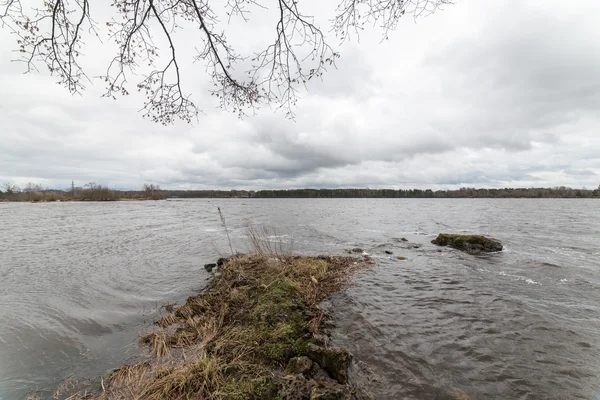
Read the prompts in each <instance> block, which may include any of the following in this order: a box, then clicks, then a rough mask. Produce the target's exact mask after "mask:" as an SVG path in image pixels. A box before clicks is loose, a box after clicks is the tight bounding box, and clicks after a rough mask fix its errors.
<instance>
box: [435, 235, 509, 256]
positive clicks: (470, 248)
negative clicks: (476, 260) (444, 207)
mask: <svg viewBox="0 0 600 400" xmlns="http://www.w3.org/2000/svg"><path fill="white" fill-rule="evenodd" d="M431 243H433V244H436V245H438V246H449V247H452V248H455V249H457V250H461V251H464V252H467V253H469V254H481V253H491V252H495V251H501V250H502V243H500V242H499V241H498V240H496V239H492V238H488V237H485V236H481V235H455V234H448V233H440V234H439V235H438V237H436V238H435V239H433V240H432V241H431Z"/></svg>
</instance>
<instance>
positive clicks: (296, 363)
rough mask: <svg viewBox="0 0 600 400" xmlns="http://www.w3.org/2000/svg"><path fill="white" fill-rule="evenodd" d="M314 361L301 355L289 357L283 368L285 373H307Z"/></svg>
mask: <svg viewBox="0 0 600 400" xmlns="http://www.w3.org/2000/svg"><path fill="white" fill-rule="evenodd" d="M313 366H314V363H313V362H312V361H311V359H310V358H308V357H305V356H302V357H294V358H291V359H290V361H289V362H288V365H287V367H286V368H285V373H286V374H289V375H299V374H302V375H305V376H306V375H308V374H310V371H311V370H312V369H313Z"/></svg>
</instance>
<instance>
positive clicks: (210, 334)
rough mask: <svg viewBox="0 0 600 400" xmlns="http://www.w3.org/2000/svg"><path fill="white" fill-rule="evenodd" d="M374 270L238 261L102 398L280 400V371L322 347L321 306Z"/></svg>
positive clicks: (331, 261)
mask: <svg viewBox="0 0 600 400" xmlns="http://www.w3.org/2000/svg"><path fill="white" fill-rule="evenodd" d="M367 267H368V264H367V263H365V262H364V261H362V260H359V259H355V258H352V257H292V256H282V255H280V254H279V255H278V256H277V257H273V256H268V255H264V254H263V255H252V256H246V257H243V258H239V259H233V260H230V261H229V262H227V263H225V264H224V265H223V266H222V267H221V271H220V272H221V275H220V276H219V277H217V278H215V279H214V281H213V283H212V285H211V287H210V288H209V289H208V290H207V291H206V292H205V293H203V294H200V295H198V296H192V297H190V298H188V299H187V301H186V303H185V304H184V305H182V306H181V307H179V308H177V309H175V310H172V312H170V313H168V314H167V315H165V316H164V317H163V318H161V319H160V320H159V321H158V323H157V325H158V326H159V327H160V328H159V329H157V330H156V331H154V332H151V333H149V334H148V335H146V336H144V337H142V338H141V339H140V342H141V343H143V344H145V345H147V346H148V347H149V348H150V350H151V351H152V353H153V354H154V356H155V358H154V359H153V360H152V361H151V362H147V361H146V362H143V363H140V364H135V365H128V366H125V367H123V368H121V369H119V370H118V371H116V372H114V373H113V374H112V375H111V377H110V380H109V382H108V384H107V387H106V388H105V390H104V391H103V392H102V393H101V394H100V396H99V399H102V400H114V399H119V400H120V399H149V400H158V399H167V400H180V399H230V400H235V399H239V400H242V399H244V400H253V399H270V398H275V396H276V387H277V373H278V372H277V371H281V370H282V368H283V366H285V365H286V364H287V361H288V360H289V359H290V358H291V357H295V356H299V355H304V354H305V352H306V347H307V345H308V343H310V342H316V341H317V340H316V339H315V335H316V334H317V333H318V332H319V330H320V328H321V327H322V324H323V321H324V315H323V312H322V311H321V309H320V308H319V305H318V304H319V302H320V301H322V300H323V299H324V298H325V297H327V296H328V295H330V294H332V293H334V292H337V291H339V290H342V289H344V288H345V287H346V286H347V285H348V284H349V283H350V280H351V278H352V276H353V275H354V274H355V273H356V272H358V271H360V270H362V269H365V268H367ZM175 349H177V351H174V350H175Z"/></svg>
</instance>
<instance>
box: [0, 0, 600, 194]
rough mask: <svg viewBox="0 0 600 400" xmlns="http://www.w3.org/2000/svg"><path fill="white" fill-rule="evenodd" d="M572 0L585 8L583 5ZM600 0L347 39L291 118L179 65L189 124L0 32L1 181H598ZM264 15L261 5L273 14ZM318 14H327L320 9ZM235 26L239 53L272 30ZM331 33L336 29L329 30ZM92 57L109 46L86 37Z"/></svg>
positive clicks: (456, 16) (458, 9) (440, 20)
mask: <svg viewBox="0 0 600 400" xmlns="http://www.w3.org/2000/svg"><path fill="white" fill-rule="evenodd" d="M575 3H577V4H575ZM599 7H600V6H599V5H598V4H596V3H594V2H587V1H583V0H582V1H578V2H574V3H573V2H569V3H565V2H560V1H532V2H527V3H525V2H517V1H512V2H493V3H489V2H482V1H477V0H462V1H460V2H457V4H455V5H451V6H447V7H446V8H445V10H444V11H442V12H439V13H437V14H435V15H433V16H430V17H428V18H425V19H422V20H418V21H417V22H416V23H415V22H414V21H413V20H412V19H410V18H406V19H405V20H403V21H401V23H400V25H399V29H398V31H397V32H394V33H393V34H392V35H391V37H390V40H389V41H386V42H383V43H379V42H380V35H379V32H377V31H376V30H375V31H372V32H367V33H365V34H364V35H363V36H362V37H361V41H360V42H358V43H357V42H354V43H350V44H345V45H344V46H342V58H341V59H340V60H339V69H338V70H330V71H329V72H328V73H327V74H326V75H325V76H324V80H323V81H322V82H321V81H318V80H317V81H311V82H310V84H309V91H308V92H304V93H302V99H301V101H300V102H299V103H298V108H297V110H296V114H297V115H296V120H295V121H289V120H286V119H285V117H284V116H283V115H282V114H280V113H274V112H273V111H272V110H269V109H267V108H265V109H262V110H259V111H258V114H257V115H256V116H250V117H247V118H245V119H243V120H240V119H238V118H236V116H234V115H232V114H229V113H227V112H225V111H222V110H220V109H217V108H216V105H217V103H216V102H215V100H214V98H212V97H211V96H210V95H209V94H208V92H207V84H206V82H207V81H206V79H204V78H205V76H204V69H203V68H202V67H201V66H199V65H195V64H193V65H192V64H190V65H188V66H186V68H185V71H184V72H185V78H186V79H187V81H186V82H187V84H188V86H187V87H188V89H189V90H188V91H189V92H193V96H194V99H195V100H196V101H197V102H198V103H199V104H200V105H201V107H202V109H203V110H204V112H205V115H201V116H200V117H199V120H198V122H197V123H195V124H194V125H193V126H190V125H186V124H183V123H177V124H176V125H174V126H169V127H163V126H160V125H156V124H153V123H151V122H149V121H146V120H143V119H142V116H141V114H140V113H138V112H137V110H138V109H139V108H140V105H141V102H142V99H141V98H140V97H138V96H137V94H133V95H132V96H130V97H126V98H122V99H118V100H117V101H113V100H108V99H103V98H100V94H101V93H102V86H101V85H95V86H92V87H91V88H89V90H88V92H87V93H86V94H85V95H84V96H83V97H79V96H76V97H73V96H71V95H69V94H68V93H67V92H66V91H64V90H63V89H62V88H60V87H59V86H57V85H56V84H55V83H54V80H53V79H52V78H51V77H48V76H47V75H46V74H44V73H40V74H30V75H26V76H24V75H22V71H23V69H22V68H23V66H22V65H19V64H15V63H11V62H9V60H10V59H11V58H12V57H13V56H12V54H11V53H10V49H11V48H12V46H13V39H14V38H12V37H11V36H10V35H9V34H8V32H7V31H5V30H0V57H1V61H0V118H1V120H2V121H3V122H2V126H1V127H0V140H1V145H0V182H2V181H16V182H19V183H21V184H24V183H26V182H28V181H32V182H42V183H44V184H46V185H49V186H58V187H68V186H69V185H70V182H71V179H74V180H76V182H78V183H81V184H83V183H85V182H88V181H96V182H99V183H103V184H108V185H111V186H113V187H120V188H137V187H139V186H141V184H142V183H143V182H148V181H153V182H157V183H159V184H161V185H162V186H163V187H168V188H179V187H180V188H218V187H222V188H232V187H237V188H249V189H253V188H266V187H269V188H284V187H344V186H351V187H359V186H363V187H366V186H369V187H396V188H402V187H405V186H407V187H413V186H415V187H431V188H443V187H456V186H485V187H503V186H557V185H566V186H573V187H581V186H588V187H595V186H596V185H597V183H598V180H599V179H600V139H599V138H598V137H599V135H598V132H599V131H600V115H598V113H597V110H598V109H600V75H598V73H597V71H598V70H600V8H599ZM267 16H268V13H266V14H265V15H264V17H267ZM321 19H323V18H321ZM266 25H267V24H264V23H262V24H261V23H259V24H258V25H257V26H260V27H259V29H257V30H255V31H253V32H254V33H255V34H254V35H253V36H252V39H251V40H247V41H246V42H242V41H241V40H242V39H244V38H247V37H248V35H247V30H248V29H249V28H248V27H245V28H244V29H241V30H240V29H239V28H237V29H238V30H236V27H235V26H233V27H232V28H231V29H232V30H233V31H232V35H231V36H232V37H233V38H234V39H236V38H237V40H239V41H240V43H242V46H244V47H245V48H251V47H252V45H254V44H256V43H260V42H261V41H264V38H265V37H266V36H265V35H270V34H271V32H270V31H269V30H268V29H265V28H264V27H265V26H266ZM333 42H334V43H335V39H333ZM89 45H90V48H89V49H88V51H87V53H88V54H92V56H90V57H89V59H88V60H86V65H90V66H95V65H103V64H102V62H101V61H102V60H105V59H106V57H107V56H108V55H109V54H110V53H109V52H107V51H106V50H105V49H103V48H102V47H101V46H100V45H99V44H98V43H94V42H91V43H89Z"/></svg>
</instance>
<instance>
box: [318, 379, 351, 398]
mask: <svg viewBox="0 0 600 400" xmlns="http://www.w3.org/2000/svg"><path fill="white" fill-rule="evenodd" d="M350 396H351V394H350V389H349V388H348V387H346V386H345V385H340V384H339V383H337V382H336V381H333V380H331V379H327V380H323V381H319V382H317V384H316V385H315V386H314V387H313V388H312V390H311V392H310V400H350Z"/></svg>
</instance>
